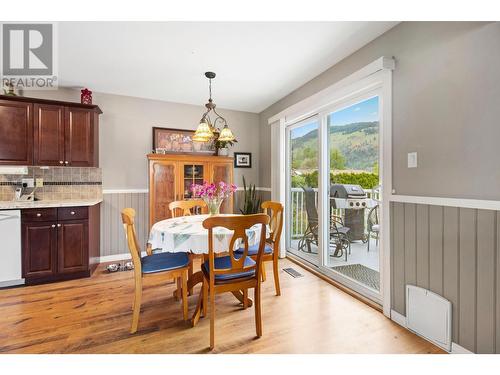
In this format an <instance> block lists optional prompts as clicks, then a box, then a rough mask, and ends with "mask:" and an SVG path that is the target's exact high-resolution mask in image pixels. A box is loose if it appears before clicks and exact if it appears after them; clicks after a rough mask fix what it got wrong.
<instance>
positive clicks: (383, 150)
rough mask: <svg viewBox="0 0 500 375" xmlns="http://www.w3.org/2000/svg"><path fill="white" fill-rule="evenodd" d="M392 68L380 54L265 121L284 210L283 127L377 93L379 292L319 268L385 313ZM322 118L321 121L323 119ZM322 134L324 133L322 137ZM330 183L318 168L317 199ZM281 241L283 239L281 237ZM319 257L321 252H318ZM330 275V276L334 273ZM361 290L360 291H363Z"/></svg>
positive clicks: (323, 152)
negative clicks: (379, 187)
mask: <svg viewBox="0 0 500 375" xmlns="http://www.w3.org/2000/svg"><path fill="white" fill-rule="evenodd" d="M394 67H395V63H394V60H393V59H392V58H386V57H381V58H379V59H377V60H376V61H374V62H373V63H371V64H369V65H367V66H366V67H365V68H362V69H360V70H359V71H358V72H355V73H353V74H352V75H350V76H348V77H347V78H345V79H344V80H341V81H339V82H337V83H335V84H334V85H332V86H330V87H328V88H326V89H324V90H322V91H320V92H318V93H316V94H314V95H312V96H311V97H309V98H307V99H304V100H303V101H301V102H299V103H297V104H295V105H292V106H291V107H289V108H287V109H285V110H283V111H282V112H280V113H278V114H277V115H275V116H273V117H271V118H269V120H268V122H269V124H270V125H271V129H272V130H271V138H272V139H271V143H272V144H273V145H274V146H273V148H272V150H271V154H272V158H271V171H272V176H271V184H272V185H271V189H272V192H273V194H272V196H273V198H272V199H276V200H279V201H281V202H282V203H283V204H284V205H285V209H287V208H288V207H287V206H288V204H287V200H288V199H287V198H286V196H287V194H286V189H287V186H288V185H287V181H288V179H287V178H286V173H287V172H286V164H287V163H288V157H289V155H288V153H287V152H286V132H285V129H286V127H287V126H291V125H293V124H296V123H299V122H301V121H303V120H304V119H307V118H309V117H312V116H318V121H319V122H320V126H321V127H322V128H325V126H326V123H324V122H325V121H324V118H325V117H326V115H327V114H328V113H331V112H332V111H334V110H336V109H339V108H342V106H347V105H348V104H349V103H352V102H356V101H357V100H360V99H361V100H362V99H363V98H366V97H367V96H370V95H372V96H375V95H376V96H379V98H380V99H379V100H380V102H379V117H380V119H379V121H380V151H379V152H380V159H381V163H380V169H379V173H380V179H381V182H382V186H383V188H382V196H383V202H385V204H382V210H381V213H380V220H381V223H382V227H383V228H385V229H382V233H381V238H380V257H381V258H380V260H381V261H380V275H381V279H380V290H381V293H374V292H371V291H369V290H368V291H367V289H366V288H363V287H357V286H356V283H354V282H352V281H350V280H347V279H346V278H343V277H342V276H339V275H337V273H334V272H333V271H331V270H329V269H328V268H327V267H322V266H321V265H320V267H319V271H320V272H322V273H324V274H326V275H327V276H329V277H332V278H334V279H339V280H338V281H340V282H342V283H344V284H345V285H346V286H348V287H350V288H351V289H353V290H354V291H356V292H358V293H361V294H364V295H366V296H367V297H369V298H370V299H373V300H375V301H377V302H379V303H381V304H382V306H383V312H384V315H386V316H387V317H390V306H391V294H390V289H391V288H390V233H389V231H390V217H389V215H390V209H389V201H390V199H389V197H390V195H391V192H392V143H391V142H392V70H393V69H394ZM323 123H324V124H323ZM325 131H326V130H325V129H322V130H320V134H323V135H324V134H325ZM323 138H325V137H324V136H323ZM321 142H323V143H325V144H322V145H319V150H320V153H319V154H320V159H321V161H320V164H321V166H325V165H328V164H327V163H328V150H327V147H328V146H327V143H326V142H327V140H326V139H323V140H322V141H321ZM328 185H329V181H328V176H326V174H325V173H323V174H321V172H320V186H319V191H320V194H321V195H325V197H322V198H320V203H321V202H322V201H324V199H326V194H327V191H328V189H327V187H328ZM322 206H323V205H321V204H320V208H319V211H320V212H319V215H320V217H322V218H323V222H325V221H324V220H327V219H326V215H327V213H326V212H325V211H326V210H322V209H321V207H322ZM319 235H320V248H322V247H321V243H325V241H327V239H326V236H327V233H324V230H323V231H322V232H321V231H320V233H319ZM282 243H283V244H285V243H286V241H282ZM322 257H323V258H324V255H322ZM320 263H321V264H325V262H324V259H321V261H320ZM333 274H334V275H333ZM363 289H364V290H363Z"/></svg>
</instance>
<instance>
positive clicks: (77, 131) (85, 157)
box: [64, 108, 99, 167]
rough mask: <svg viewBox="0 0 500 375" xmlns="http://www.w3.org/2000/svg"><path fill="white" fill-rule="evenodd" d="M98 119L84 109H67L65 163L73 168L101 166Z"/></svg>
mask: <svg viewBox="0 0 500 375" xmlns="http://www.w3.org/2000/svg"><path fill="white" fill-rule="evenodd" d="M97 126H98V117H97V115H96V114H95V113H93V112H90V111H88V110H86V109H82V108H66V114H65V121H64V129H65V134H64V138H65V158H64V163H65V164H66V165H70V166H73V167H97V166H98V164H99V161H98V160H99V139H98V134H99V130H98V129H97Z"/></svg>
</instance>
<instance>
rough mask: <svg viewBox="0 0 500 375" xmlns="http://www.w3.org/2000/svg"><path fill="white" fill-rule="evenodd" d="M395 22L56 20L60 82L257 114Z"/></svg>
mask: <svg viewBox="0 0 500 375" xmlns="http://www.w3.org/2000/svg"><path fill="white" fill-rule="evenodd" d="M395 25H396V22H268V23H262V22H234V23H233V22H231V23H227V22H217V23H203V22H61V23H59V26H58V39H59V48H58V54H59V58H58V61H59V67H58V70H59V85H60V86H63V87H82V86H84V87H88V88H89V89H90V90H93V91H96V92H103V93H109V94H118V95H127V96H136V97H142V98H148V99H156V100H164V101H170V102H178V103H187V104H196V105H202V104H204V103H205V102H206V100H207V98H208V82H207V79H206V78H205V77H204V72H205V71H208V70H210V71H214V72H216V73H217V77H216V78H215V80H214V81H213V97H214V101H215V103H217V104H218V106H219V107H221V108H227V109H235V110H241V111H249V112H256V113H259V112H261V111H262V110H264V109H265V108H267V107H268V106H270V105H271V104H273V103H274V102H276V101H277V100H279V99H281V98H282V97H284V96H286V95H287V94H289V93H290V92H292V91H293V90H295V89H297V88H298V87H300V86H301V85H303V84H304V83H306V82H307V81H309V80H311V79H312V78H314V77H315V76H317V75H318V74H320V73H321V72H323V71H325V70H326V69H328V68H329V67H330V66H332V65H333V64H335V63H337V62H338V61H340V60H342V59H343V58H345V57H346V56H348V55H350V54H351V53H353V52H354V51H356V50H358V49H359V48H361V47H362V46H364V45H365V44H367V43H369V42H370V41H371V40H373V39H375V38H376V37H378V36H379V35H381V34H382V33H384V32H385V31H387V30H389V29H390V28H392V27H393V26H395Z"/></svg>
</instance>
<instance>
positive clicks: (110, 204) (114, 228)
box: [101, 190, 271, 256]
mask: <svg viewBox="0 0 500 375" xmlns="http://www.w3.org/2000/svg"><path fill="white" fill-rule="evenodd" d="M257 193H258V194H259V195H260V197H261V199H262V201H264V200H269V199H270V197H271V193H270V192H269V191H265V190H258V192H257ZM243 201H244V192H243V191H241V190H239V191H237V192H236V193H235V197H234V212H235V213H238V214H239V213H240V210H239V208H240V207H242V206H243ZM126 207H131V208H133V209H135V211H136V230H137V236H138V238H139V243H140V245H141V249H142V250H143V251H144V250H145V248H146V247H145V246H146V242H147V239H148V236H149V227H148V221H149V198H148V193H147V192H145V191H141V192H137V191H134V190H130V191H127V190H123V191H120V192H116V191H115V192H113V190H111V191H104V194H103V202H102V204H101V256H109V255H117V254H127V253H128V252H129V250H128V247H127V244H126V242H125V235H124V232H123V225H122V222H121V216H120V212H121V210H122V209H124V208H126Z"/></svg>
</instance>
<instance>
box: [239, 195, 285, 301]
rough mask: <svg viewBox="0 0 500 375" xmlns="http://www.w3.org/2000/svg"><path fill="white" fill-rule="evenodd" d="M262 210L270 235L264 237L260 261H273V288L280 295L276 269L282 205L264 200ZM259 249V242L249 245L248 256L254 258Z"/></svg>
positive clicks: (264, 272)
mask: <svg viewBox="0 0 500 375" xmlns="http://www.w3.org/2000/svg"><path fill="white" fill-rule="evenodd" d="M261 207H262V209H263V212H264V213H265V214H267V215H269V217H270V218H271V219H270V222H269V226H270V230H271V233H270V236H269V238H268V239H266V245H265V247H264V254H263V256H262V262H273V276H274V288H275V290H276V295H277V296H280V295H281V289H280V277H279V270H278V259H279V258H278V256H279V248H280V240H281V231H282V230H283V205H282V204H281V203H280V202H273V201H265V202H262V205H261ZM258 251H259V244H255V245H253V246H250V248H249V249H248V256H250V257H251V258H252V259H253V260H256V258H257V253H258ZM243 252H244V249H243V248H240V249H238V250H236V253H238V254H243ZM265 280H266V267H265V266H262V281H265Z"/></svg>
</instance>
